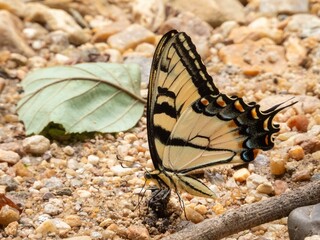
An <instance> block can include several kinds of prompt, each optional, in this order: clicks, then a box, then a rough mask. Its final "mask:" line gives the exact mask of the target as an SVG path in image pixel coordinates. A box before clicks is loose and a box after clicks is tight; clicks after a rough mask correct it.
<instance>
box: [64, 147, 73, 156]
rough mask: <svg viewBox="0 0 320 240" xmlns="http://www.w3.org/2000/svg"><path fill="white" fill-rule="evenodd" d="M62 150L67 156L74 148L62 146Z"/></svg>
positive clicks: (71, 153)
mask: <svg viewBox="0 0 320 240" xmlns="http://www.w3.org/2000/svg"><path fill="white" fill-rule="evenodd" d="M63 152H64V153H65V154H67V155H68V156H72V155H73V154H74V149H73V148H72V147H71V146H66V147H64V148H63Z"/></svg>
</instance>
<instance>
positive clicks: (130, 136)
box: [123, 133, 138, 143]
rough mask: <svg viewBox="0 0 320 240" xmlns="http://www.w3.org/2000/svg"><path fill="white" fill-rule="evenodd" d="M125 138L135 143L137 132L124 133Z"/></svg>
mask: <svg viewBox="0 0 320 240" xmlns="http://www.w3.org/2000/svg"><path fill="white" fill-rule="evenodd" d="M123 139H124V140H126V141H128V142H129V143H133V142H134V141H136V140H137V139H138V138H137V136H136V135H135V134H133V133H128V134H126V135H124V137H123Z"/></svg>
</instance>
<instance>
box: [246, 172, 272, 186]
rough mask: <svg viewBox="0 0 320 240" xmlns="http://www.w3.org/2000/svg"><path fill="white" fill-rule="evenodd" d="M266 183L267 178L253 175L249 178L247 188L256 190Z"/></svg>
mask: <svg viewBox="0 0 320 240" xmlns="http://www.w3.org/2000/svg"><path fill="white" fill-rule="evenodd" d="M266 182H268V180H267V178H266V177H265V176H260V175H258V174H255V173H253V174H251V175H250V176H249V177H248V178H247V187H248V188H249V189H256V188H257V187H258V186H259V185H260V184H264V183H266Z"/></svg>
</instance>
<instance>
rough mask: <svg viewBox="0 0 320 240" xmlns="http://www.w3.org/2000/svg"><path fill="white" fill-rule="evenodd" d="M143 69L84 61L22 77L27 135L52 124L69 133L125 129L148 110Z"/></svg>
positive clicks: (22, 109)
mask: <svg viewBox="0 0 320 240" xmlns="http://www.w3.org/2000/svg"><path fill="white" fill-rule="evenodd" d="M140 76H141V74H140V69H139V67H138V65H136V64H112V63H84V64H78V65H74V66H57V67H50V68H44V69H40V70H37V71H34V72H32V73H30V74H28V75H27V76H26V78H25V79H24V80H23V81H22V83H21V84H22V86H23V88H24V92H25V94H24V96H23V97H22V99H21V100H20V101H19V103H18V107H17V110H18V114H19V117H20V119H21V120H22V121H23V122H24V124H25V128H26V133H27V134H32V133H36V134H37V133H40V132H41V131H42V130H43V129H44V128H45V127H46V126H47V125H48V124H49V123H50V122H53V123H56V124H61V125H62V126H63V127H64V129H65V130H66V132H67V133H81V132H94V131H97V132H119V131H125V130H127V129H130V128H132V127H133V126H134V125H135V124H136V123H137V122H138V120H139V119H140V117H141V116H142V114H143V110H144V104H145V101H144V100H143V99H142V98H141V96H140Z"/></svg>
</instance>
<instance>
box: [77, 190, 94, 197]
mask: <svg viewBox="0 0 320 240" xmlns="http://www.w3.org/2000/svg"><path fill="white" fill-rule="evenodd" d="M77 193H78V195H79V197H80V198H89V197H91V192H89V191H86V190H82V189H79V190H77Z"/></svg>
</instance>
